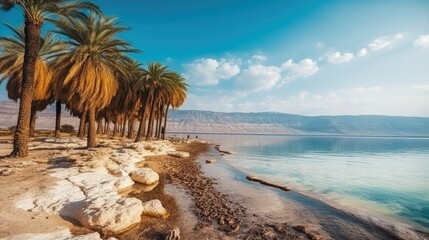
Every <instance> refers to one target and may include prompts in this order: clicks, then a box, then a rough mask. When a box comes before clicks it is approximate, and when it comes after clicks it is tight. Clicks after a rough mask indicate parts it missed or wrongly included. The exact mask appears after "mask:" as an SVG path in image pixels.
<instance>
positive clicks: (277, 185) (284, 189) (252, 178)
mask: <svg viewBox="0 0 429 240" xmlns="http://www.w3.org/2000/svg"><path fill="white" fill-rule="evenodd" d="M246 179H247V180H249V181H254V182H259V183H260V184H263V185H267V186H270V187H275V188H278V189H281V190H283V191H290V189H289V188H288V187H287V186H285V185H281V184H278V183H273V182H270V181H267V180H264V179H261V178H258V177H256V176H247V177H246Z"/></svg>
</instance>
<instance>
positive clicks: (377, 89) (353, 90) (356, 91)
mask: <svg viewBox="0 0 429 240" xmlns="http://www.w3.org/2000/svg"><path fill="white" fill-rule="evenodd" d="M381 91H382V88H381V87H356V88H351V89H346V90H344V92H346V93H348V94H373V93H379V92H381Z"/></svg>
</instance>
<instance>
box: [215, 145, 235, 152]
mask: <svg viewBox="0 0 429 240" xmlns="http://www.w3.org/2000/svg"><path fill="white" fill-rule="evenodd" d="M215 149H216V150H217V151H218V152H220V153H224V154H232V153H231V152H228V151H225V150H221V149H220V145H216V146H215Z"/></svg>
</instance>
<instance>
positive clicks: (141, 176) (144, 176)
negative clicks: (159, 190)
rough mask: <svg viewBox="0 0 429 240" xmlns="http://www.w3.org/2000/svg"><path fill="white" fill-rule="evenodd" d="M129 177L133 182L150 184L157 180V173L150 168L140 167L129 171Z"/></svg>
mask: <svg viewBox="0 0 429 240" xmlns="http://www.w3.org/2000/svg"><path fill="white" fill-rule="evenodd" d="M130 175H131V179H132V180H133V181H134V182H138V183H142V184H146V185H151V184H154V183H156V182H158V181H159V175H158V173H156V172H155V171H154V170H152V169H150V168H140V169H138V170H135V171H133V172H131V174H130Z"/></svg>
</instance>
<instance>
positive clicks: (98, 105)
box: [55, 13, 137, 148]
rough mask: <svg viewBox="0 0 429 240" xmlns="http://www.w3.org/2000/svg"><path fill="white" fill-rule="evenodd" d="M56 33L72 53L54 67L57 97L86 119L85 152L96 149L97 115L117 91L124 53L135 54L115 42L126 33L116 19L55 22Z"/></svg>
mask: <svg viewBox="0 0 429 240" xmlns="http://www.w3.org/2000/svg"><path fill="white" fill-rule="evenodd" d="M55 24H56V25H57V26H58V28H59V30H58V31H56V32H57V33H60V34H62V35H64V36H66V37H68V38H69V40H68V43H69V44H70V45H72V50H71V51H69V52H67V53H65V54H62V55H61V56H60V57H59V58H58V60H57V63H56V67H55V69H56V71H55V76H56V77H57V78H58V85H57V87H56V90H55V94H56V97H57V98H58V99H59V100H61V101H62V102H65V103H67V104H68V105H69V106H70V108H72V109H75V110H78V111H79V112H81V113H85V112H87V115H88V123H89V127H88V138H87V140H88V141H87V146H88V148H92V147H96V138H95V134H96V127H95V120H96V114H97V112H98V111H101V110H102V109H103V108H105V107H107V106H108V105H109V104H110V101H111V100H112V98H113V96H114V95H115V94H116V92H117V89H118V79H117V77H118V76H119V75H126V71H127V69H126V67H125V66H126V64H124V63H125V62H127V61H129V59H128V58H127V57H126V56H125V55H124V53H126V52H137V51H136V50H134V49H132V48H131V47H130V46H129V44H128V43H127V42H125V41H123V40H120V39H118V38H117V34H118V33H120V32H123V31H125V30H127V28H124V27H119V26H117V24H116V18H112V17H104V16H102V15H101V14H95V13H93V14H91V15H89V16H86V17H82V20H80V21H75V20H73V19H72V18H61V19H59V20H58V21H55Z"/></svg>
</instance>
